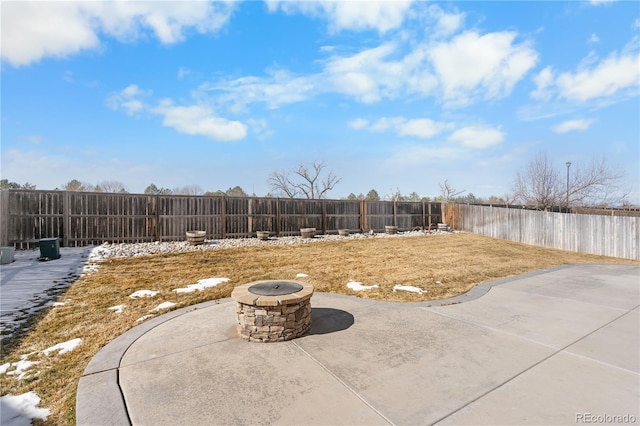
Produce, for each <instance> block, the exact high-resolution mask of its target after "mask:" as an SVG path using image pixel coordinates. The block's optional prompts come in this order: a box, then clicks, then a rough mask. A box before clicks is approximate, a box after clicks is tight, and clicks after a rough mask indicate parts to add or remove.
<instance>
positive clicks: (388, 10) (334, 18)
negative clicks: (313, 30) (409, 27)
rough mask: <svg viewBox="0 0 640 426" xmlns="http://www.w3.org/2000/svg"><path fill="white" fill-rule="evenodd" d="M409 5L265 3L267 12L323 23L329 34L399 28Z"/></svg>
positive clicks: (355, 0) (359, 1)
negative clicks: (309, 17) (313, 19)
mask: <svg viewBox="0 0 640 426" xmlns="http://www.w3.org/2000/svg"><path fill="white" fill-rule="evenodd" d="M412 3H413V1H412V0H409V1H404V0H403V1H401V0H395V1H371V0H353V1H300V2H297V1H296V2H292V1H272V0H271V1H267V7H268V9H269V11H271V12H275V11H277V10H278V9H280V10H282V11H284V12H285V13H288V14H293V13H302V14H304V15H308V16H312V17H320V18H323V19H326V20H327V21H328V24H329V29H330V30H331V31H333V32H337V31H342V30H354V31H363V30H371V29H373V30H377V31H378V32H380V33H385V32H387V31H389V30H392V29H395V28H398V27H400V26H401V25H402V22H403V21H404V18H405V16H406V14H407V13H408V11H409V9H410V8H411V4H412Z"/></svg>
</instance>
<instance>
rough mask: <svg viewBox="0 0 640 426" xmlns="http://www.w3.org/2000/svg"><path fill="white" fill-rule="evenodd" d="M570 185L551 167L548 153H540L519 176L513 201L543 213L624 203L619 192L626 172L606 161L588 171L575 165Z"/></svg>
mask: <svg viewBox="0 0 640 426" xmlns="http://www.w3.org/2000/svg"><path fill="white" fill-rule="evenodd" d="M568 171H569V172H570V174H569V181H568V182H567V180H566V179H563V178H562V173H560V171H559V170H558V169H555V168H554V167H553V165H552V164H551V161H550V160H549V158H548V156H547V154H546V153H539V154H537V155H536V157H535V158H534V159H533V160H531V161H529V163H527V166H526V167H525V169H524V170H523V171H522V172H518V173H517V174H516V180H515V183H514V185H513V192H514V198H515V200H516V201H519V202H522V203H524V204H529V205H533V206H535V207H536V208H538V209H540V210H546V209H548V208H549V207H551V206H561V205H565V204H567V201H568V205H569V206H587V205H612V204H620V203H622V202H623V201H624V199H625V197H626V194H625V193H623V192H621V191H620V184H621V182H622V180H623V179H624V176H625V174H624V171H622V170H621V169H620V168H614V167H612V166H610V165H609V164H607V161H606V159H605V158H604V157H603V158H601V159H599V160H592V161H591V163H590V164H589V165H588V166H587V167H583V166H580V165H579V164H574V165H573V167H572V168H571V169H570V170H568Z"/></svg>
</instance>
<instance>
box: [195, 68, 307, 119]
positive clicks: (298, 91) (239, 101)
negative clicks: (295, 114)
mask: <svg viewBox="0 0 640 426" xmlns="http://www.w3.org/2000/svg"><path fill="white" fill-rule="evenodd" d="M318 83H319V80H318V76H316V75H310V76H302V77H300V76H294V75H292V74H291V73H289V72H288V71H286V70H270V71H268V73H267V76H266V77H264V78H261V77H254V76H248V77H241V78H237V79H235V80H227V81H219V82H215V83H205V84H203V85H201V86H200V87H199V88H198V90H199V91H200V92H203V93H215V100H216V102H218V103H220V104H224V105H226V106H227V107H228V108H229V109H230V110H231V111H232V112H234V113H240V112H243V111H244V110H245V108H246V105H248V104H252V103H266V104H267V106H268V107H269V108H271V109H276V108H279V107H280V106H282V105H286V104H290V103H296V102H301V101H304V100H306V99H308V98H309V97H311V96H312V95H313V94H315V93H316V91H317V86H318Z"/></svg>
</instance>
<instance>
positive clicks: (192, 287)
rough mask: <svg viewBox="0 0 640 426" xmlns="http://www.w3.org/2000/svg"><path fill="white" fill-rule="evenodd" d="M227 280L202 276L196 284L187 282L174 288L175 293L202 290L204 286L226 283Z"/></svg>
mask: <svg viewBox="0 0 640 426" xmlns="http://www.w3.org/2000/svg"><path fill="white" fill-rule="evenodd" d="M228 281H229V278H204V279H202V280H198V282H197V283H196V284H189V285H188V286H186V287H182V288H176V289H175V290H173V291H175V292H176V293H193V292H194V291H196V290H198V291H203V290H204V289H205V288H210V287H215V286H217V285H218V284H222V283H226V282H228Z"/></svg>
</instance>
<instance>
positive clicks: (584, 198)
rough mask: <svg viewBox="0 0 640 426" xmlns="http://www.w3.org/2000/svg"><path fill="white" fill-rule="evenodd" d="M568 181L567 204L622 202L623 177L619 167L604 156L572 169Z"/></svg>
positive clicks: (623, 193) (600, 204) (590, 204)
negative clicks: (608, 161) (571, 176)
mask: <svg viewBox="0 0 640 426" xmlns="http://www.w3.org/2000/svg"><path fill="white" fill-rule="evenodd" d="M572 175H573V178H572V179H570V181H569V194H568V198H569V206H596V205H598V206H611V205H620V204H624V201H625V198H626V197H627V195H628V194H627V193H625V192H623V191H622V190H621V183H622V180H623V179H624V177H625V173H624V171H623V170H622V169H621V168H620V167H617V168H616V167H612V166H610V165H609V164H607V160H606V158H605V157H601V158H600V159H593V160H592V161H591V163H589V165H588V166H586V167H581V166H580V165H577V167H576V168H575V169H574V170H573V173H572Z"/></svg>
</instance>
